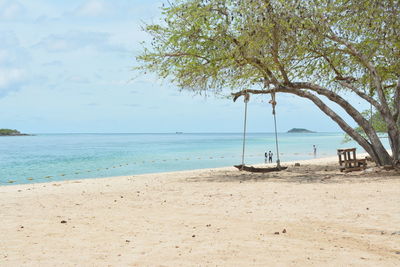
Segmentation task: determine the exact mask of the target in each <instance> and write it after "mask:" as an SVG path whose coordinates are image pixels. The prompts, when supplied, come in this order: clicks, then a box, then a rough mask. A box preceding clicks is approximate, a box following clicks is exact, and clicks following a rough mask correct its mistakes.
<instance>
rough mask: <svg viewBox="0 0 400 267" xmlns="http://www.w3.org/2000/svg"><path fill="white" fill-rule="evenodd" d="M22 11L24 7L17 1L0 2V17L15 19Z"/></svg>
mask: <svg viewBox="0 0 400 267" xmlns="http://www.w3.org/2000/svg"><path fill="white" fill-rule="evenodd" d="M23 12H24V7H23V6H22V5H21V4H20V3H19V2H18V1H4V2H0V19H6V20H10V19H15V18H17V17H19V16H21V15H22V14H23Z"/></svg>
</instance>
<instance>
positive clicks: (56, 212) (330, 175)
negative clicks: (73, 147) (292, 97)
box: [0, 157, 400, 266]
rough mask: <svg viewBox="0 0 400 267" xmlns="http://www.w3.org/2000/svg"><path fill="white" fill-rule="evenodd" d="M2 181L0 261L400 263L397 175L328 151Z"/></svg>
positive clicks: (56, 263)
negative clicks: (276, 164)
mask: <svg viewBox="0 0 400 267" xmlns="http://www.w3.org/2000/svg"><path fill="white" fill-rule="evenodd" d="M300 163H301V166H300V167H294V166H293V163H289V164H287V165H288V166H289V168H288V170H286V171H282V172H275V173H266V174H256V173H245V172H239V171H237V170H236V169H234V168H233V167H232V168H230V167H229V168H218V169H205V170H195V171H182V172H173V173H158V174H146V175H137V176H126V177H112V178H106V179H87V180H81V181H65V182H51V183H42V184H30V185H11V186H2V187H0V210H1V212H0V217H1V224H0V265H1V266H399V265H400V204H399V203H400V174H399V173H396V172H395V171H383V170H380V169H379V168H370V169H367V170H366V171H362V172H353V173H341V172H339V170H338V164H337V159H336V157H335V158H328V159H317V160H311V161H302V162H300Z"/></svg>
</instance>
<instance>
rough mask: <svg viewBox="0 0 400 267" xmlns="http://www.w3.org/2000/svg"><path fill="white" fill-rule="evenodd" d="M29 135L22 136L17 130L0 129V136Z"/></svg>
mask: <svg viewBox="0 0 400 267" xmlns="http://www.w3.org/2000/svg"><path fill="white" fill-rule="evenodd" d="M29 135H31V134H24V133H21V132H20V131H17V130H12V129H0V136H29Z"/></svg>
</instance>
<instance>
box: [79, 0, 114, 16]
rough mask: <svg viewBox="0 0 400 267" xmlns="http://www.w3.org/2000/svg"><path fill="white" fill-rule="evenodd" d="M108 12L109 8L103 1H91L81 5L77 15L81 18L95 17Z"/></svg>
mask: <svg viewBox="0 0 400 267" xmlns="http://www.w3.org/2000/svg"><path fill="white" fill-rule="evenodd" d="M107 10H108V8H107V6H106V4H105V3H104V2H103V1H98V0H90V1H87V2H86V3H84V4H83V5H81V6H80V7H79V8H78V9H77V10H76V13H77V14H78V15H81V16H90V17H95V16H100V15H102V14H104V13H106V12H107Z"/></svg>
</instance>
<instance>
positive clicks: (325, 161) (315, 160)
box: [0, 153, 368, 188]
mask: <svg viewBox="0 0 400 267" xmlns="http://www.w3.org/2000/svg"><path fill="white" fill-rule="evenodd" d="M366 155H368V154H367V153H361V154H359V156H360V157H365V156H366ZM337 161H338V160H337V156H330V157H322V158H312V159H303V160H295V161H287V162H281V164H282V165H285V164H286V165H294V164H295V163H300V164H312V165H323V164H334V163H335V162H337ZM249 166H254V167H275V166H276V163H259V164H250V165H249ZM210 170H214V171H218V170H220V171H222V170H237V169H236V168H234V167H233V166H224V167H216V168H202V169H189V170H181V171H170V172H150V173H142V174H131V175H121V176H109V177H89V178H77V179H69V180H42V181H40V180H39V181H38V182H34V183H16V184H14V183H7V182H3V184H1V183H0V188H1V187H9V186H19V185H21V186H22V185H35V184H51V183H68V182H76V181H78V182H82V181H86V180H99V179H118V178H126V177H140V176H148V175H163V174H165V175H170V174H174V173H178V174H179V173H185V172H202V171H210Z"/></svg>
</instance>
